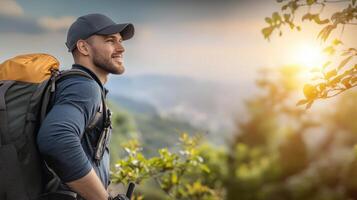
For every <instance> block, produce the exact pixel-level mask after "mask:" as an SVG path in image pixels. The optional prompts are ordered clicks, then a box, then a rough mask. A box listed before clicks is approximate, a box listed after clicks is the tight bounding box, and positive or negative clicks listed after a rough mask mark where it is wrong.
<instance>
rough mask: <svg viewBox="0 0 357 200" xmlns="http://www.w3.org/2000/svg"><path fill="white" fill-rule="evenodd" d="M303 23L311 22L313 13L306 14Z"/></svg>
mask: <svg viewBox="0 0 357 200" xmlns="http://www.w3.org/2000/svg"><path fill="white" fill-rule="evenodd" d="M301 19H302V21H304V20H311V19H312V14H311V13H306V14H305V15H304V16H302V18H301Z"/></svg>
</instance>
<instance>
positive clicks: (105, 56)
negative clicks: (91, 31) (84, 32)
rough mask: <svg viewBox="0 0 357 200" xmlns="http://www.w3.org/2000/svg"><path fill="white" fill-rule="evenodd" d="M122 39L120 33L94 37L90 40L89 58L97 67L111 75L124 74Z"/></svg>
mask: <svg viewBox="0 0 357 200" xmlns="http://www.w3.org/2000/svg"><path fill="white" fill-rule="evenodd" d="M122 41H123V39H122V37H121V36H120V34H119V33H116V34H112V35H93V36H91V37H90V38H89V40H88V44H89V46H90V53H89V56H90V57H91V59H92V62H93V64H94V65H95V66H97V67H99V68H101V69H103V70H104V71H107V72H108V73H111V74H122V73H123V72H124V70H125V69H124V65H123V53H124V51H125V49H124V47H123V45H122Z"/></svg>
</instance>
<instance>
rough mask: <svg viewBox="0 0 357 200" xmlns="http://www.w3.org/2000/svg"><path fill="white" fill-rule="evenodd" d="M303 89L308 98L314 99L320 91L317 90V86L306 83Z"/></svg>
mask: <svg viewBox="0 0 357 200" xmlns="http://www.w3.org/2000/svg"><path fill="white" fill-rule="evenodd" d="M303 91H304V95H305V97H306V99H307V100H311V99H314V98H316V97H317V95H318V91H317V90H316V88H315V86H313V85H310V84H306V85H304V88H303Z"/></svg>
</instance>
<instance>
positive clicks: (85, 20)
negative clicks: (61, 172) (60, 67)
mask: <svg viewBox="0 0 357 200" xmlns="http://www.w3.org/2000/svg"><path fill="white" fill-rule="evenodd" d="M115 33H119V34H120V35H121V37H122V38H123V40H128V39H130V38H132V37H133V36H134V25H133V24H130V23H128V24H117V23H115V22H114V21H113V20H111V19H110V18H109V17H107V16H105V15H102V14H98V13H95V14H89V15H84V16H81V17H79V18H78V19H77V20H76V21H75V22H73V24H72V25H71V26H70V27H69V30H68V33H67V42H66V46H67V48H68V51H69V52H72V51H73V50H74V49H75V48H76V44H77V41H78V40H80V39H82V40H85V39H87V38H89V37H90V36H92V35H111V34H115Z"/></svg>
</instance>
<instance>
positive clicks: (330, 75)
mask: <svg viewBox="0 0 357 200" xmlns="http://www.w3.org/2000/svg"><path fill="white" fill-rule="evenodd" d="M336 75H337V70H336V69H333V70H331V71H329V72H327V73H326V74H325V78H326V79H330V78H331V77H333V76H336Z"/></svg>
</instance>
